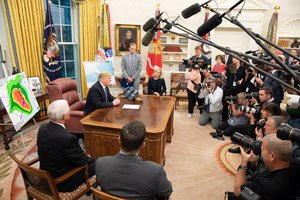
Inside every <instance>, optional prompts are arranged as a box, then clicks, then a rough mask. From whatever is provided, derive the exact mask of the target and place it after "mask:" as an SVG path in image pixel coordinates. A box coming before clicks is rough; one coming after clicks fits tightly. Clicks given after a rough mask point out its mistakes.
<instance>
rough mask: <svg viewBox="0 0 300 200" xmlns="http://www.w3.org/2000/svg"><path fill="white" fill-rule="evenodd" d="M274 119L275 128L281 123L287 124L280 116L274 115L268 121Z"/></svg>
mask: <svg viewBox="0 0 300 200" xmlns="http://www.w3.org/2000/svg"><path fill="white" fill-rule="evenodd" d="M269 119H272V120H273V126H274V128H278V127H279V126H280V124H281V123H285V122H286V121H285V120H284V119H283V117H281V116H278V115H272V116H270V117H268V120H269Z"/></svg>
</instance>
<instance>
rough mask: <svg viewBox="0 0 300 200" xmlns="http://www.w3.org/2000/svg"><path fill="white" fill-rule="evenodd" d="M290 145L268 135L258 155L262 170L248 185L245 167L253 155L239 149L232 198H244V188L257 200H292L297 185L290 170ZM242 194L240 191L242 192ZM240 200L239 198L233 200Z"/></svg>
mask: <svg viewBox="0 0 300 200" xmlns="http://www.w3.org/2000/svg"><path fill="white" fill-rule="evenodd" d="M291 153H292V143H291V142H290V141H284V140H281V139H279V138H277V136H276V134H270V135H267V136H265V137H264V138H263V142H262V146H261V154H262V157H263V162H264V164H265V166H266V168H267V169H266V170H265V171H264V172H263V173H261V174H259V176H257V177H256V178H254V179H253V180H252V181H250V182H247V181H246V172H247V165H248V162H249V161H250V159H251V158H252V157H253V155H254V154H253V152H252V151H251V153H250V154H247V153H246V152H245V151H244V150H243V148H241V155H242V162H241V165H240V167H239V168H238V171H237V174H236V176H235V182H234V194H235V195H236V197H238V196H239V197H240V195H243V196H247V194H245V193H246V191H247V189H245V188H246V187H247V188H249V189H250V190H252V191H253V192H255V193H256V194H258V195H259V196H260V197H261V200H283V199H284V200H288V199H293V197H294V195H295V193H296V191H297V184H295V183H296V179H297V178H298V177H297V176H295V174H294V173H295V169H294V168H291V167H290V161H291ZM243 190H244V191H243ZM248 196H250V194H248ZM235 199H240V198H235Z"/></svg>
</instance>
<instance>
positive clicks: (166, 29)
mask: <svg viewBox="0 0 300 200" xmlns="http://www.w3.org/2000/svg"><path fill="white" fill-rule="evenodd" d="M179 17H180V15H178V16H177V17H176V19H174V20H173V21H171V22H170V23H169V22H168V21H165V22H166V23H167V24H166V25H165V26H164V27H163V30H162V32H163V33H167V32H168V31H169V30H171V28H172V27H173V25H174V24H175V22H176V21H177V20H178V19H179Z"/></svg>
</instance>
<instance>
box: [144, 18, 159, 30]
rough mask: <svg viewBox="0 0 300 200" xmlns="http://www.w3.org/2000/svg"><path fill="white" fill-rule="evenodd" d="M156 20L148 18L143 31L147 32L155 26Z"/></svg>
mask: <svg viewBox="0 0 300 200" xmlns="http://www.w3.org/2000/svg"><path fill="white" fill-rule="evenodd" d="M156 22H157V21H156V19H155V18H154V17H152V18H150V19H149V20H148V21H147V22H146V23H145V24H144V25H143V30H144V31H145V32H147V31H149V29H151V28H152V27H153V26H154V25H155V24H156Z"/></svg>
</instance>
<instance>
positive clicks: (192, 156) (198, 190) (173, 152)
mask: <svg viewBox="0 0 300 200" xmlns="http://www.w3.org/2000/svg"><path fill="white" fill-rule="evenodd" d="M195 112H196V113H194V116H193V118H191V119H188V118H187V109H186V106H185V105H184V104H183V105H181V106H180V108H179V109H177V110H176V111H175V119H174V128H175V135H174V136H173V140H172V143H171V144H167V145H166V152H165V154H166V164H165V167H164V168H165V170H166V172H167V176H168V178H169V179H170V181H171V182H172V184H173V190H174V192H173V194H172V200H202V199H203V200H214V199H223V198H224V192H225V191H228V190H230V191H232V188H233V181H234V176H233V173H235V169H236V168H237V166H238V164H239V159H240V158H239V155H234V154H230V153H228V152H227V149H228V148H229V147H230V145H228V144H229V143H230V141H229V139H228V138H226V139H225V141H220V140H216V139H213V138H211V136H210V135H209V132H211V131H212V130H213V129H212V128H211V127H210V125H206V126H203V127H201V126H199V125H198V120H199V113H198V111H196V109H195ZM36 132H37V129H34V130H32V131H29V132H28V133H25V134H24V140H25V141H26V149H27V151H28V152H29V154H30V155H32V153H33V154H34V152H35V151H36V148H35V142H36ZM22 146H23V145H22V143H21V138H20V137H19V138H17V139H15V141H14V142H13V145H12V152H13V153H17V154H18V157H19V159H21V158H23V157H24V151H23V147H22ZM1 147H2V144H1ZM0 153H1V154H0V160H1V163H0V182H1V184H0V199H5V200H6V199H13V200H23V199H24V200H25V199H27V198H26V194H25V191H24V185H23V179H22V177H21V175H20V174H19V173H18V170H17V173H16V165H15V164H14V163H13V162H12V161H11V159H10V158H9V156H8V155H9V154H8V153H9V152H5V151H4V148H1V150H0ZM33 156H35V155H33ZM81 199H90V200H91V199H92V196H88V197H87V196H85V197H83V198H81Z"/></svg>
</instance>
